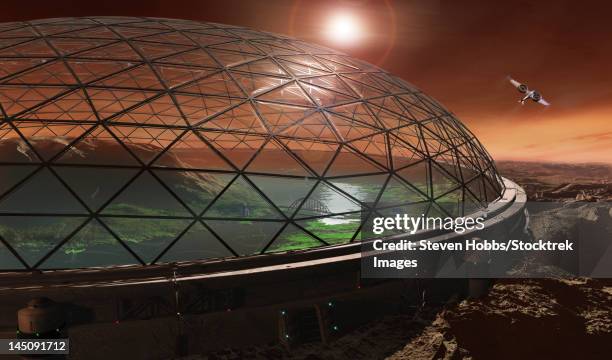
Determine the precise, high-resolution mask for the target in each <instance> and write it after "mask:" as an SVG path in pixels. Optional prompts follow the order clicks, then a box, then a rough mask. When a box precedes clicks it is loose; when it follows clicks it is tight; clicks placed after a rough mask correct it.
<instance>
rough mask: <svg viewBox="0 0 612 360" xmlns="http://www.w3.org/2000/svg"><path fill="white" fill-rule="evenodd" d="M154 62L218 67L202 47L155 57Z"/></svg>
mask: <svg viewBox="0 0 612 360" xmlns="http://www.w3.org/2000/svg"><path fill="white" fill-rule="evenodd" d="M156 63H167V64H176V65H191V66H203V67H208V68H219V64H217V62H216V61H215V59H213V58H212V57H211V56H210V55H208V53H207V52H206V51H204V50H202V49H195V50H191V51H186V52H182V53H180V54H176V55H170V56H167V57H164V58H161V59H157V60H156Z"/></svg>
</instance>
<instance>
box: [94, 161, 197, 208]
mask: <svg viewBox="0 0 612 360" xmlns="http://www.w3.org/2000/svg"><path fill="white" fill-rule="evenodd" d="M151 194H155V196H151ZM102 213H103V214H105V215H111V214H112V215H145V216H186V215H189V212H188V211H187V210H186V209H185V208H184V207H183V205H181V204H180V203H179V201H178V200H177V199H176V198H175V197H174V196H172V194H170V192H168V190H166V189H165V188H164V187H163V186H162V185H161V184H160V182H159V181H158V180H157V179H155V178H154V177H153V176H152V175H151V174H150V173H149V172H148V171H145V172H143V173H142V174H141V175H140V176H138V178H136V180H134V181H133V182H132V183H131V184H130V185H128V187H127V188H125V189H124V190H123V191H122V192H121V194H119V196H117V197H116V198H115V199H114V200H113V201H112V202H111V203H110V204H109V205H108V206H107V207H106V208H104V210H103V211H102Z"/></svg>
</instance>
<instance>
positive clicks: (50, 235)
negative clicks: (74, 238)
mask: <svg viewBox="0 0 612 360" xmlns="http://www.w3.org/2000/svg"><path fill="white" fill-rule="evenodd" d="M86 219H87V218H85V217H66V216H63V217H53V216H0V236H2V238H3V239H4V240H5V241H6V242H7V243H8V244H9V245H10V246H11V247H12V248H13V250H15V251H16V252H17V253H18V254H19V256H21V258H22V259H23V260H24V261H25V262H26V263H27V264H28V265H29V266H30V267H33V266H34V265H36V263H37V262H39V261H40V260H41V259H42V258H43V257H44V256H46V255H47V253H48V252H49V251H51V250H53V249H54V248H55V247H56V246H57V245H58V244H59V243H61V242H62V241H63V240H64V239H66V237H68V235H70V234H71V233H72V232H73V231H75V230H76V229H77V228H78V227H79V226H80V225H81V224H83V222H84V221H85V220H86ZM0 267H2V265H0Z"/></svg>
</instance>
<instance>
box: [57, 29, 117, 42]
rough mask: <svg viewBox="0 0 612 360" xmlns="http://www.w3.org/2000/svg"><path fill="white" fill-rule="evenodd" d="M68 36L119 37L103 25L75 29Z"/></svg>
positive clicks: (91, 37)
mask: <svg viewBox="0 0 612 360" xmlns="http://www.w3.org/2000/svg"><path fill="white" fill-rule="evenodd" d="M66 36H70V37H76V38H85V39H118V37H117V35H116V34H115V33H114V32H112V31H110V30H109V29H107V28H105V27H103V26H96V27H94V28H89V29H84V30H79V31H74V32H71V33H69V34H66Z"/></svg>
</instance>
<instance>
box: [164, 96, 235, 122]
mask: <svg viewBox="0 0 612 360" xmlns="http://www.w3.org/2000/svg"><path fill="white" fill-rule="evenodd" d="M174 97H175V98H176V101H177V102H178V104H179V107H180V108H181V111H182V112H183V114H184V115H185V117H186V118H187V122H188V123H189V124H190V125H198V124H199V123H201V122H202V121H204V120H206V119H207V118H209V117H212V116H214V115H216V114H219V113H221V112H223V111H225V110H227V109H229V108H231V107H233V106H235V105H237V104H239V103H240V102H242V101H243V100H241V99H232V98H227V97H213V96H208V95H207V96H202V95H198V96H192V95H182V94H175V95H174Z"/></svg>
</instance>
